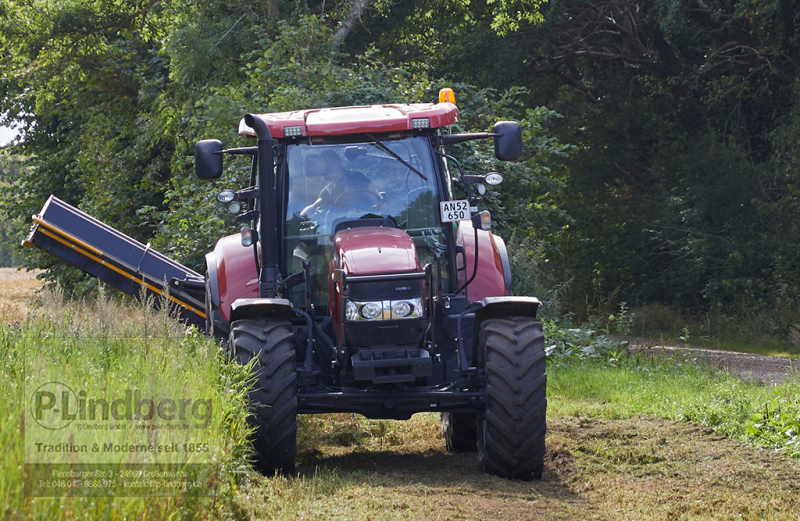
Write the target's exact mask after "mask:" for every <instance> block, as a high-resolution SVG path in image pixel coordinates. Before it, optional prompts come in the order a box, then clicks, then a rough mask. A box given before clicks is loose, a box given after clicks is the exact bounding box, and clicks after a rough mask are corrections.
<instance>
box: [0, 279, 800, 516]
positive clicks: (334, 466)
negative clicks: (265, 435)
mask: <svg viewBox="0 0 800 521" xmlns="http://www.w3.org/2000/svg"><path fill="white" fill-rule="evenodd" d="M0 282H2V281H0ZM31 284H35V283H31ZM9 305H10V304H9ZM4 309H5V308H4ZM30 309H31V311H32V314H31V315H29V316H28V318H27V319H25V320H22V319H21V318H22V317H13V316H9V317H8V318H4V320H3V322H4V324H7V325H4V326H2V328H1V331H2V337H1V338H2V345H0V357H1V359H2V362H0V394H2V396H4V397H8V399H6V400H4V401H3V402H2V403H0V446H2V451H3V454H4V457H3V458H2V461H0V498H2V501H3V504H2V507H1V508H0V517H1V518H4V519H78V518H80V519H343V520H345V519H363V520H368V519H375V520H377V519H536V518H542V519H797V518H798V516H800V477H799V476H800V460H798V458H797V456H798V455H799V454H800V446H798V445H800V443H798V432H800V380H798V379H797V378H794V379H788V380H787V381H785V382H784V383H783V384H781V385H778V386H761V385H755V384H745V383H742V382H741V381H740V380H738V379H736V378H734V377H731V376H729V375H726V374H724V373H718V372H712V371H709V370H706V369H705V368H704V367H702V365H701V364H698V363H696V361H694V360H677V361H676V360H673V361H670V362H663V361H659V360H656V359H644V358H636V357H632V358H628V357H624V356H616V357H614V358H613V359H611V360H609V359H607V358H606V359H602V360H584V361H577V360H576V361H572V363H569V364H567V363H556V364H554V365H552V366H551V367H550V368H549V373H548V377H549V388H548V392H549V416H548V439H547V444H548V451H547V460H546V465H545V472H544V476H543V479H542V480H541V481H535V482H530V483H522V482H511V481H507V480H503V479H499V478H496V477H493V476H489V475H485V474H482V473H481V472H480V471H479V470H478V468H477V462H476V457H475V454H470V453H465V454H451V453H447V452H446V450H445V448H444V440H443V438H442V435H441V433H440V430H439V419H438V416H436V415H434V414H424V415H417V416H415V417H414V418H413V419H412V420H411V421H408V422H392V421H385V420H368V419H365V418H361V417H358V416H355V415H317V416H309V417H301V418H300V420H299V440H298V442H299V444H298V449H299V454H298V460H299V461H298V463H299V472H298V475H297V476H294V477H281V476H279V477H271V478H266V477H263V476H260V475H258V474H255V473H253V472H251V471H250V470H249V469H248V468H247V466H246V465H245V461H244V458H245V457H246V447H245V444H244V431H245V422H244V415H245V414H246V411H245V406H244V403H243V401H242V397H243V389H244V385H245V383H246V382H245V379H246V374H245V373H244V372H243V371H241V370H240V369H239V368H236V367H231V366H229V365H227V364H225V363H224V359H223V358H222V357H221V356H220V353H219V349H218V347H217V346H216V345H214V344H213V343H212V342H210V341H208V340H207V339H205V338H202V337H199V336H197V335H188V336H187V335H186V334H185V333H184V331H182V329H181V328H180V327H177V325H175V324H174V323H171V322H169V320H168V319H167V318H166V317H164V316H163V315H158V314H154V313H151V312H149V311H148V310H145V309H143V308H141V307H136V306H122V305H119V304H116V303H113V302H108V301H106V302H103V303H101V304H100V305H90V304H80V303H72V304H68V303H65V302H62V301H61V300H60V297H59V296H58V295H49V296H48V295H40V296H39V297H37V299H35V301H34V302H33V305H32V306H30ZM17 319H20V320H19V321H17ZM9 322H10V325H8V324H9ZM31 338H36V339H42V338H49V339H52V341H48V342H31V341H30V339H31ZM98 338H106V339H110V338H114V339H117V340H114V342H112V343H109V342H107V341H98ZM109 345H111V346H113V348H114V349H113V350H111V351H113V352H114V353H116V354H115V355H114V357H115V358H114V359H118V360H124V361H125V363H124V364H118V365H117V366H115V365H114V364H108V363H106V366H105V367H106V368H107V370H108V371H110V372H112V373H113V372H114V371H118V373H117V374H116V375H115V376H114V378H110V379H109V380H108V381H116V379H117V378H122V377H123V376H124V375H123V373H125V372H126V371H125V370H124V369H125V368H130V367H133V366H135V367H137V369H136V371H135V372H133V376H131V377H133V378H140V379H141V378H143V377H142V376H141V374H142V373H143V372H146V371H148V370H152V371H154V372H159V374H169V375H173V374H174V375H175V376H174V377H175V378H178V375H179V374H181V372H183V373H186V372H191V373H192V374H196V375H197V379H199V380H202V382H205V384H204V385H206V386H207V387H209V388H211V389H214V390H215V391H214V392H216V393H217V394H215V395H214V396H218V397H219V398H218V399H219V400H220V402H219V403H220V406H221V410H224V411H225V414H224V415H222V416H221V417H220V422H219V426H220V429H219V431H218V439H219V443H220V445H221V446H222V447H223V450H222V452H221V456H220V458H221V464H222V469H223V472H222V473H221V476H220V478H219V479H217V480H213V481H209V482H208V483H206V484H205V486H206V487H207V491H206V492H207V494H208V496H209V497H196V496H197V495H183V496H181V495H176V496H175V497H169V498H136V497H116V498H104V497H94V498H81V497H63V498H28V497H25V495H24V491H23V489H22V467H23V463H24V452H23V442H22V440H23V437H24V436H23V434H24V431H23V428H24V427H23V425H22V422H21V421H20V418H21V417H22V416H23V407H24V404H23V403H22V402H21V398H20V397H21V391H22V386H23V378H24V375H23V374H22V372H21V371H20V368H21V367H22V365H23V364H22V361H23V360H24V359H25V357H26V356H30V355H32V354H33V355H36V356H40V357H41V359H42V360H45V359H52V358H53V357H65V356H66V357H72V358H67V360H72V361H73V362H78V361H79V362H80V363H81V364H83V365H84V366H93V365H94V364H98V363H99V362H98V360H99V358H100V356H99V355H98V356H96V357H95V356H89V355H90V354H91V353H92V352H93V351H92V350H95V351H94V352H95V353H99V352H100V351H102V350H103V349H105V351H106V353H108V352H109ZM31 346H33V347H31ZM32 349H38V350H39V351H35V352H32V351H31V350H32ZM65 353H66V354H65ZM48 357H50V358H48ZM59 360H61V361H64V358H60V359H59ZM108 361H109V360H108V359H106V362H108ZM562 362H563V361H562ZM148 368H150V369H148ZM127 372H128V373H131V371H130V370H128V371H127ZM137 374H138V375H139V376H136V375H137ZM215 403H216V402H215Z"/></svg>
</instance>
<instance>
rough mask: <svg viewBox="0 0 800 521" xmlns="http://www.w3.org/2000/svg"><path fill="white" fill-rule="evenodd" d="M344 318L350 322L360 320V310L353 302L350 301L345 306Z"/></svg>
mask: <svg viewBox="0 0 800 521" xmlns="http://www.w3.org/2000/svg"><path fill="white" fill-rule="evenodd" d="M344 316H345V317H346V318H347V320H348V322H352V321H354V320H358V308H357V307H356V305H355V304H354V303H353V301H352V300H348V301H347V304H345V305H344Z"/></svg>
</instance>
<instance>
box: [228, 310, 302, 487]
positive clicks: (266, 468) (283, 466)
mask: <svg viewBox="0 0 800 521" xmlns="http://www.w3.org/2000/svg"><path fill="white" fill-rule="evenodd" d="M228 346H229V348H230V349H231V351H232V353H233V357H234V359H235V360H236V361H237V362H238V363H240V364H243V365H244V364H247V363H249V362H250V361H251V360H253V359H256V362H255V365H254V366H253V372H254V373H255V377H256V381H255V383H254V384H253V388H252V389H251V390H250V404H251V408H252V414H251V415H250V416H249V417H248V421H249V422H250V424H251V425H252V426H253V427H255V432H254V433H253V438H252V444H253V449H254V450H255V455H256V461H255V464H256V467H257V468H258V470H259V471H261V472H262V473H264V474H266V475H272V474H275V473H276V472H280V473H283V474H285V475H292V474H294V473H295V457H296V455H297V397H296V392H297V389H296V380H297V372H296V371H297V368H296V365H297V364H296V362H295V348H294V340H293V335H292V325H291V323H290V322H289V321H288V320H280V319H274V318H260V319H247V320H237V321H236V322H233V323H232V324H231V334H230V339H229V342H228Z"/></svg>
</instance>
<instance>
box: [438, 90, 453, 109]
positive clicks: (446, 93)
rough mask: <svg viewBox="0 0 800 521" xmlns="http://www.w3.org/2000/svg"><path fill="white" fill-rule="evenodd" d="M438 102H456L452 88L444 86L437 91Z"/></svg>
mask: <svg viewBox="0 0 800 521" xmlns="http://www.w3.org/2000/svg"><path fill="white" fill-rule="evenodd" d="M439 103H452V104H453V105H455V104H456V94H455V92H453V89H450V88H447V87H445V88H444V89H442V90H440V91H439Z"/></svg>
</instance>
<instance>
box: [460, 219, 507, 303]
mask: <svg viewBox="0 0 800 521" xmlns="http://www.w3.org/2000/svg"><path fill="white" fill-rule="evenodd" d="M456 244H457V245H458V246H462V247H463V248H464V252H465V253H466V268H467V269H466V270H463V271H459V272H458V284H459V286H461V285H462V284H464V282H466V281H467V280H469V278H470V277H472V271H473V268H474V267H475V229H474V228H473V227H472V222H471V221H468V220H467V221H461V222H459V223H458V234H457V235H456ZM466 291H467V300H468V301H469V302H480V301H482V300H483V299H484V298H486V297H503V296H506V295H509V294H510V292H511V268H510V266H509V263H508V253H507V251H506V245H505V242H504V241H503V239H502V238H500V237H498V236H496V235H494V234H493V233H491V232H489V231H485V230H478V275H477V276H476V277H475V279H473V281H472V282H470V283H469V285H468V286H467V289H466Z"/></svg>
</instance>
